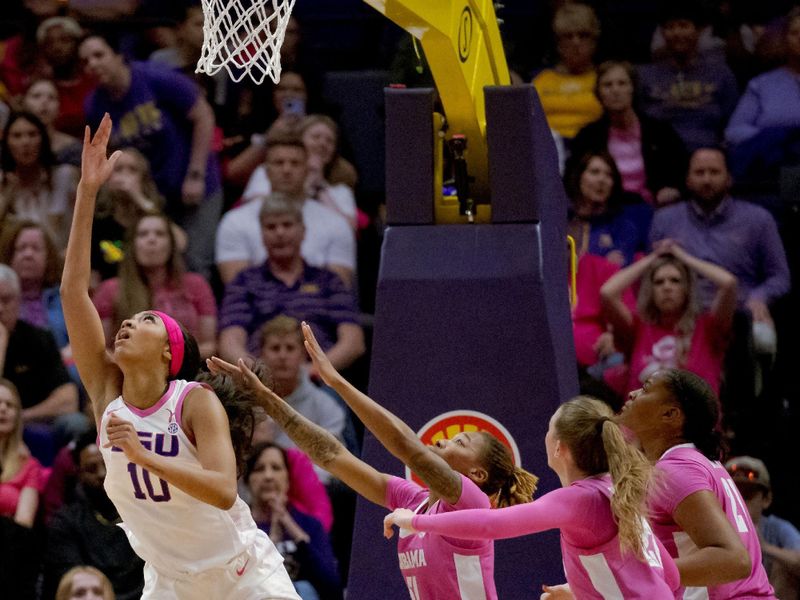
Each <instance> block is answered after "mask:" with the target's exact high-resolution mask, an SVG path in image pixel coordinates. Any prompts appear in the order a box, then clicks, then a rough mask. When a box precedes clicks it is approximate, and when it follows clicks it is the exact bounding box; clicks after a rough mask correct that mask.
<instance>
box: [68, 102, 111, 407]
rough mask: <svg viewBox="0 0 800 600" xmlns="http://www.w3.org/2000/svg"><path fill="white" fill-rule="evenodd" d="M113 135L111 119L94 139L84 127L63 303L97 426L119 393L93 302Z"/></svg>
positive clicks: (76, 358) (77, 360)
mask: <svg viewBox="0 0 800 600" xmlns="http://www.w3.org/2000/svg"><path fill="white" fill-rule="evenodd" d="M110 137H111V118H110V117H109V116H108V115H106V116H105V117H103V120H102V121H101V123H100V127H98V129H97V131H96V132H95V134H94V137H92V135H91V132H90V131H89V127H88V126H87V127H86V131H85V133H84V137H83V153H82V156H81V179H80V182H79V183H78V192H77V197H76V199H75V213H74V215H73V218H72V229H71V230H70V235H69V242H68V244H67V252H66V257H65V260H64V273H63V276H62V278H61V302H62V306H63V310H64V319H65V321H66V324H67V332H68V333H69V337H70V342H71V344H72V355H73V357H74V358H75V364H76V365H77V367H78V372H79V373H80V376H81V379H82V381H83V383H84V385H85V386H86V390H87V391H88V393H89V397H90V398H91V400H92V402H93V405H94V414H95V419H96V420H97V421H98V422H99V416H100V415H102V412H103V409H104V408H105V405H106V404H107V403H108V401H109V400H110V399H111V398H113V397H114V396H115V395H116V394H115V393H114V392H113V391H112V392H111V394H112V395H109V389H108V387H107V386H108V384H109V383H111V384H113V383H114V382H115V373H116V372H118V371H117V369H116V366H114V364H113V363H112V362H111V360H110V359H109V357H108V355H107V354H106V344H105V337H104V335H103V327H102V325H101V322H100V317H99V315H98V314H97V310H96V309H95V307H94V305H93V304H92V301H91V299H90V298H89V281H90V277H91V243H92V220H93V218H94V206H95V199H96V198H97V192H98V190H99V189H100V187H101V186H102V185H103V183H105V181H106V180H107V179H108V177H109V176H110V175H111V172H112V171H113V169H114V163H115V162H116V161H117V158H118V157H119V152H115V153H114V154H112V155H111V157H110V158H107V149H108V140H109V138H110Z"/></svg>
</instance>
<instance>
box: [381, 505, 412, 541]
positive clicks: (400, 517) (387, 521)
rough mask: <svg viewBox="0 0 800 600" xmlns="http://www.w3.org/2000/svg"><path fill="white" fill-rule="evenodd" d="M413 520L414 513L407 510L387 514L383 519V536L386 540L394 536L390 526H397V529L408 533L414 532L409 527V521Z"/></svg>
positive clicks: (401, 509)
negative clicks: (405, 530) (406, 530)
mask: <svg viewBox="0 0 800 600" xmlns="http://www.w3.org/2000/svg"><path fill="white" fill-rule="evenodd" d="M413 518H414V511H413V510H408V509H407V508H398V509H396V510H395V511H394V512H391V513H389V514H388V515H386V516H385V517H384V518H383V536H384V537H385V538H386V539H387V540H388V539H390V538H391V537H392V536H393V535H394V530H393V529H392V526H393V525H395V526H397V528H398V529H408V530H409V531H416V530H415V529H414V528H413V527H411V520H412V519H413Z"/></svg>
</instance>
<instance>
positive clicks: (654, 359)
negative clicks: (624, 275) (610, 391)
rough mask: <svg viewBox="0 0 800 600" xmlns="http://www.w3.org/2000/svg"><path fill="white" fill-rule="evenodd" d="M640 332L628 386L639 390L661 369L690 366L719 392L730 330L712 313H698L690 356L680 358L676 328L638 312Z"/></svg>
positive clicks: (632, 358) (636, 318) (634, 343)
mask: <svg viewBox="0 0 800 600" xmlns="http://www.w3.org/2000/svg"><path fill="white" fill-rule="evenodd" d="M634 319H635V322H634V329H635V331H636V335H635V337H634V342H633V351H632V352H631V355H630V359H629V364H630V379H629V380H628V389H627V390H625V391H626V392H628V391H630V390H636V389H639V388H640V387H642V383H643V382H644V381H645V379H647V378H648V377H649V376H650V375H652V374H653V373H655V372H656V371H658V370H660V369H674V368H681V369H687V370H689V371H691V372H692V373H696V374H697V375H699V376H700V377H702V378H703V379H705V380H706V381H707V382H708V384H709V385H710V386H711V387H712V388H713V389H714V392H715V393H716V394H719V386H720V377H721V374H722V361H723V360H724V358H725V348H726V347H727V341H728V332H727V331H720V328H719V326H718V324H717V322H716V320H715V318H714V316H713V315H712V314H710V313H706V314H702V315H700V316H699V317H697V321H696V323H695V326H694V332H693V333H692V337H691V340H690V341H689V348H688V350H687V351H686V352H687V354H686V360H685V361H683V362H681V361H680V353H679V344H680V343H681V338H680V335H679V334H678V332H677V331H675V330H674V329H666V328H664V327H661V326H660V325H655V324H653V323H646V322H644V321H642V320H641V319H640V318H639V317H638V316H637V315H635V313H634Z"/></svg>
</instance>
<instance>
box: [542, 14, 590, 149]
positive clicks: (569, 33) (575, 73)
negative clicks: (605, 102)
mask: <svg viewBox="0 0 800 600" xmlns="http://www.w3.org/2000/svg"><path fill="white" fill-rule="evenodd" d="M553 33H554V34H555V37H556V48H557V50H558V58H559V61H558V63H557V64H556V66H555V67H554V68H552V69H544V70H543V71H541V72H540V73H539V74H538V75H536V77H534V78H533V85H534V87H536V91H537V92H538V93H539V98H540V99H541V101H542V108H543V109H544V113H545V116H546V117H547V123H548V125H550V129H553V130H555V131H556V132H557V133H558V134H559V135H560V136H561V137H563V138H565V139H566V140H571V139H572V138H573V137H575V134H577V133H578V131H580V129H581V128H582V127H583V126H584V125H586V124H588V123H591V122H592V121H595V120H597V119H598V118H600V116H601V115H602V112H603V110H602V107H601V106H600V103H599V102H598V101H597V97H596V96H595V95H594V88H595V84H596V83H597V73H596V72H595V69H594V63H593V59H594V53H595V50H596V49H597V39H598V38H599V37H600V21H599V20H598V19H597V15H596V14H595V13H594V10H592V8H591V7H590V6H588V5H587V4H580V3H575V4H571V3H570V4H565V5H564V6H562V7H561V8H559V9H558V10H557V11H556V14H555V16H554V17H553Z"/></svg>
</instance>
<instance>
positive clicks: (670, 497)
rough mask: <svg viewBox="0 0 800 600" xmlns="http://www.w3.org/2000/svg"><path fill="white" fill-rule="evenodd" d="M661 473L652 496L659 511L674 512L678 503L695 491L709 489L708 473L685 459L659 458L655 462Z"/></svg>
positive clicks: (710, 490)
mask: <svg viewBox="0 0 800 600" xmlns="http://www.w3.org/2000/svg"><path fill="white" fill-rule="evenodd" d="M656 466H657V468H658V470H659V472H660V473H661V475H662V477H663V479H662V482H661V483H662V485H659V486H658V488H657V491H656V492H655V493H654V496H653V498H654V499H655V502H656V504H657V505H658V507H659V510H660V511H664V512H666V513H669V514H670V515H671V514H673V513H674V512H675V509H676V508H677V507H678V505H679V504H680V503H681V502H683V501H684V500H686V498H688V497H689V496H691V495H692V494H694V493H695V492H700V491H704V490H705V491H709V492H712V493H713V490H712V489H711V486H710V484H709V483H708V473H707V472H705V471H704V470H703V468H702V467H700V466H699V465H698V464H696V463H693V462H686V461H671V460H669V459H666V460H661V461H659V462H658V463H657V465H656Z"/></svg>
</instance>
